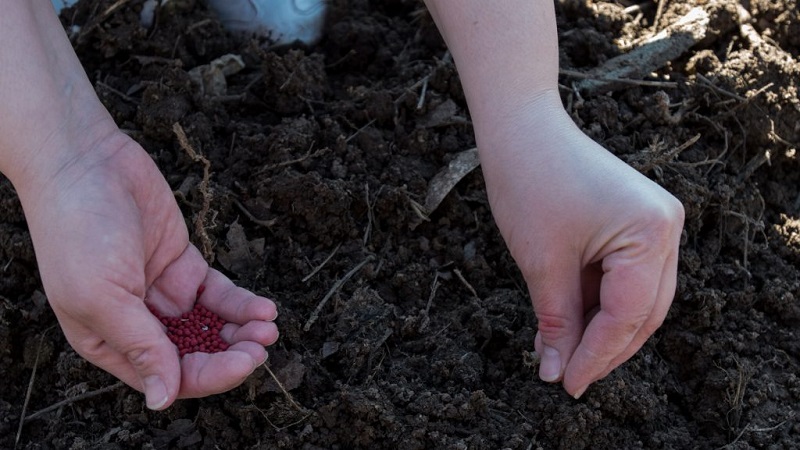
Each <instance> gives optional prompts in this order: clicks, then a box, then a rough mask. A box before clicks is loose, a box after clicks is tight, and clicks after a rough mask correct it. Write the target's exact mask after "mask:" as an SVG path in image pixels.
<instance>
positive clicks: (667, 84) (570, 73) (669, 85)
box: [558, 69, 678, 89]
mask: <svg viewBox="0 0 800 450" xmlns="http://www.w3.org/2000/svg"><path fill="white" fill-rule="evenodd" d="M558 73H559V74H561V75H564V76H565V77H570V78H577V79H580V80H595V81H603V82H607V83H619V84H631V85H634V86H646V87H660V88H665V89H675V88H677V87H678V83H677V82H675V81H651V80H632V79H629V78H614V77H607V76H601V75H592V74H589V73H583V72H578V71H576V70H569V69H559V70H558Z"/></svg>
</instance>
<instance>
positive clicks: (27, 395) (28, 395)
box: [14, 327, 53, 448]
mask: <svg viewBox="0 0 800 450" xmlns="http://www.w3.org/2000/svg"><path fill="white" fill-rule="evenodd" d="M50 328H53V327H49V328H48V329H46V330H44V332H42V335H41V336H40V337H39V345H38V346H37V347H36V359H34V360H33V370H32V371H31V379H30V380H29V381H28V389H27V390H26V391H25V401H24V402H23V403H22V412H20V413H19V427H17V436H16V438H14V448H17V445H18V444H19V438H20V437H21V436H22V426H23V425H24V424H25V412H26V411H27V410H28V403H29V402H30V400H31V392H33V381H34V380H35V379H36V369H37V368H38V367H39V355H41V354H42V345H44V338H45V336H46V335H47V332H48V331H50Z"/></svg>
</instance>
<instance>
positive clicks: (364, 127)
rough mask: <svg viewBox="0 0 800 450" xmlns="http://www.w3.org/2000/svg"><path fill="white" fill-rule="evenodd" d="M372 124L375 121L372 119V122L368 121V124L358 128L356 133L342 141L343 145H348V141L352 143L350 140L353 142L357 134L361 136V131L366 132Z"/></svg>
mask: <svg viewBox="0 0 800 450" xmlns="http://www.w3.org/2000/svg"><path fill="white" fill-rule="evenodd" d="M373 123H375V119H372V120H370V121H369V122H367V124H366V125H364V126H363V127H361V128H359V129H358V130H356V132H355V133H353V134H351V135H350V136H349V137H348V138H347V139H345V140H344V143H345V144H349V143H350V141H352V140H353V138H355V137H356V136H358V135H359V134H361V132H362V131H364V130H366V129H367V128H369V127H370V126H371V125H372V124H373Z"/></svg>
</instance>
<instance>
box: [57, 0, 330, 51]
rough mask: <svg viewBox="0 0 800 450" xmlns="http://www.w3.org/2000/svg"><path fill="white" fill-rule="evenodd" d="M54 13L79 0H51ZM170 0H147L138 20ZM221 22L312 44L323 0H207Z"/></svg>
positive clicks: (147, 19) (147, 23)
mask: <svg viewBox="0 0 800 450" xmlns="http://www.w3.org/2000/svg"><path fill="white" fill-rule="evenodd" d="M50 1H51V3H52V4H53V8H55V10H56V13H57V14H61V10H62V9H64V8H67V7H70V6H72V5H74V4H75V3H77V2H78V0H50ZM159 1H160V2H161V4H162V6H163V5H164V4H166V3H167V2H169V0H146V1H145V2H144V4H143V6H142V12H141V14H140V17H139V20H140V21H141V23H142V26H144V27H146V28H150V27H151V26H152V25H153V17H154V15H155V9H156V7H157V6H158V3H159ZM206 2H207V3H208V6H209V8H210V9H211V10H212V11H214V12H215V13H216V14H217V15H218V16H219V19H220V21H221V22H222V24H223V25H224V26H225V28H227V29H228V30H230V31H231V32H234V33H238V34H257V35H262V36H264V37H267V38H269V39H270V40H271V41H272V43H274V44H276V45H280V44H291V43H293V42H296V41H300V42H303V43H305V44H313V43H315V42H317V41H318V40H319V38H320V37H321V36H322V27H323V26H324V25H325V13H326V12H327V10H328V5H327V3H326V0H206Z"/></svg>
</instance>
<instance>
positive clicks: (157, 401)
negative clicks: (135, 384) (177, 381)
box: [142, 375, 169, 410]
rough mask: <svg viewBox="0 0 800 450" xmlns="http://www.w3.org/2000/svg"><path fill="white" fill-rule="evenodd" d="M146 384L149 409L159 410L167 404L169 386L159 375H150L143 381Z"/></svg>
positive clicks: (145, 394)
mask: <svg viewBox="0 0 800 450" xmlns="http://www.w3.org/2000/svg"><path fill="white" fill-rule="evenodd" d="M142 384H144V396H145V402H146V403H147V407H148V408H149V409H152V410H159V409H161V408H163V407H164V405H166V404H167V400H169V396H168V395H167V386H166V385H165V384H164V382H163V381H162V380H161V378H160V377H159V376H158V375H150V376H149V377H145V379H144V380H142Z"/></svg>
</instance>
